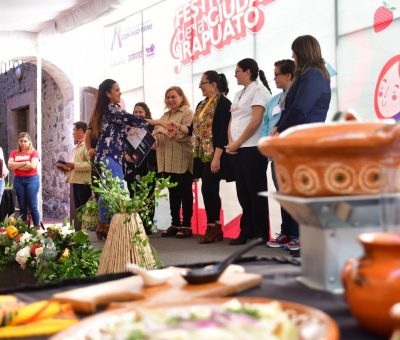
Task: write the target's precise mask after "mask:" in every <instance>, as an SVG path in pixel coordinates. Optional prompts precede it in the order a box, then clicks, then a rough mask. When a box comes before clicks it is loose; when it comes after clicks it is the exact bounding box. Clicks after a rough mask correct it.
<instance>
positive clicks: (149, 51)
mask: <svg viewBox="0 0 400 340" xmlns="http://www.w3.org/2000/svg"><path fill="white" fill-rule="evenodd" d="M155 50H156V47H155V45H154V44H151V45H150V46H149V47H146V57H150V56H152V55H154V54H155V52H156V51H155Z"/></svg>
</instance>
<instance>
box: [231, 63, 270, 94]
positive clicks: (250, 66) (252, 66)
mask: <svg viewBox="0 0 400 340" xmlns="http://www.w3.org/2000/svg"><path fill="white" fill-rule="evenodd" d="M237 66H239V67H240V68H241V69H242V70H243V71H247V70H250V80H252V81H255V80H257V78H258V76H260V80H261V82H262V83H263V84H264V86H265V87H266V88H267V89H268V91H269V93H271V94H272V92H271V89H270V87H269V85H268V81H267V78H266V77H265V73H264V71H263V70H260V69H259V68H258V64H257V62H256V61H255V60H254V59H252V58H245V59H242V60H241V61H239V62H238V63H237Z"/></svg>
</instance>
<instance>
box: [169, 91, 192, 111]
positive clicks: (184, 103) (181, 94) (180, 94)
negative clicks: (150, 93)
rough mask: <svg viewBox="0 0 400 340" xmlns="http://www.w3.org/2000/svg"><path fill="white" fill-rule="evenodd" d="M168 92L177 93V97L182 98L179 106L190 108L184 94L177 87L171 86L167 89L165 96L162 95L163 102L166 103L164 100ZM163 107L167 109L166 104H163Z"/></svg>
mask: <svg viewBox="0 0 400 340" xmlns="http://www.w3.org/2000/svg"><path fill="white" fill-rule="evenodd" d="M170 91H176V93H178V95H179V96H181V97H183V100H182V103H181V106H185V105H186V106H188V107H189V106H190V103H189V100H188V99H187V97H186V96H185V94H184V93H183V90H182V89H181V88H180V87H179V86H171V87H169V88H167V90H166V91H165V95H164V102H165V101H166V100H165V98H167V93H168V92H170ZM165 107H167V103H165Z"/></svg>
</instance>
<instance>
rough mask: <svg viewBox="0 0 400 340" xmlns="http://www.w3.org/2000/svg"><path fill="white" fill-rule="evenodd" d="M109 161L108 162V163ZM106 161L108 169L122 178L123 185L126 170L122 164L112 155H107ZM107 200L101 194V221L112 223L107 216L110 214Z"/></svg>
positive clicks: (115, 175) (114, 175)
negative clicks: (104, 200)
mask: <svg viewBox="0 0 400 340" xmlns="http://www.w3.org/2000/svg"><path fill="white" fill-rule="evenodd" d="M107 161H108V163H107ZM105 163H107V166H106V169H107V170H111V172H112V176H113V177H118V178H119V179H120V180H121V186H122V185H123V182H122V181H123V179H124V171H123V169H122V166H121V164H119V163H118V162H117V161H115V160H114V159H112V158H111V157H106V159H105ZM105 204H106V203H105V202H103V200H102V199H101V196H100V197H99V207H100V208H99V214H100V222H102V223H110V218H109V217H107V214H108V207H107V206H105Z"/></svg>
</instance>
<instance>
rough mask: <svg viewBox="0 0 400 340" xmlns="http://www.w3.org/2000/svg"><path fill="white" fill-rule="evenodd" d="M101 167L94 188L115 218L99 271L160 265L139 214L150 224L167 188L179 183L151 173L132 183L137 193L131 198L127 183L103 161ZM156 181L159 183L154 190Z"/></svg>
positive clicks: (113, 218) (112, 219)
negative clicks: (133, 264)
mask: <svg viewBox="0 0 400 340" xmlns="http://www.w3.org/2000/svg"><path fill="white" fill-rule="evenodd" d="M100 167H101V176H99V178H98V179H95V180H93V183H92V189H93V191H94V192H95V193H97V194H99V196H100V197H101V198H102V202H103V204H105V205H106V206H107V207H108V211H109V214H110V217H112V218H111V223H110V229H109V232H108V236H107V239H106V243H105V245H104V248H103V252H102V254H101V257H100V263H99V270H98V272H97V273H98V274H106V273H118V272H125V271H126V264H127V263H136V264H138V265H140V266H142V267H144V268H147V269H154V268H158V267H160V266H161V265H162V264H161V262H160V260H159V257H158V254H157V252H156V251H155V249H154V248H152V246H151V244H150V242H149V239H148V237H147V235H146V232H145V229H144V226H143V221H142V219H141V217H140V216H142V218H143V219H144V220H145V221H144V222H145V223H149V219H148V218H146V216H150V213H151V211H152V209H153V208H154V205H155V201H156V199H157V198H163V197H165V196H166V194H165V191H164V189H165V188H169V187H173V186H175V185H176V184H175V183H174V184H171V183H170V181H169V178H160V177H157V176H156V174H155V172H149V173H148V174H147V175H146V176H142V177H141V178H140V180H138V181H136V182H134V183H133V184H132V189H133V191H134V192H135V195H134V197H133V198H131V197H130V196H129V190H128V187H127V184H126V182H125V181H122V183H121V181H120V179H119V178H116V177H113V176H112V173H111V170H107V169H106V167H105V165H104V164H101V166H100ZM154 182H155V183H156V186H155V190H152V187H153V183H154ZM163 192H164V193H163ZM139 214H140V215H139Z"/></svg>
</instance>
